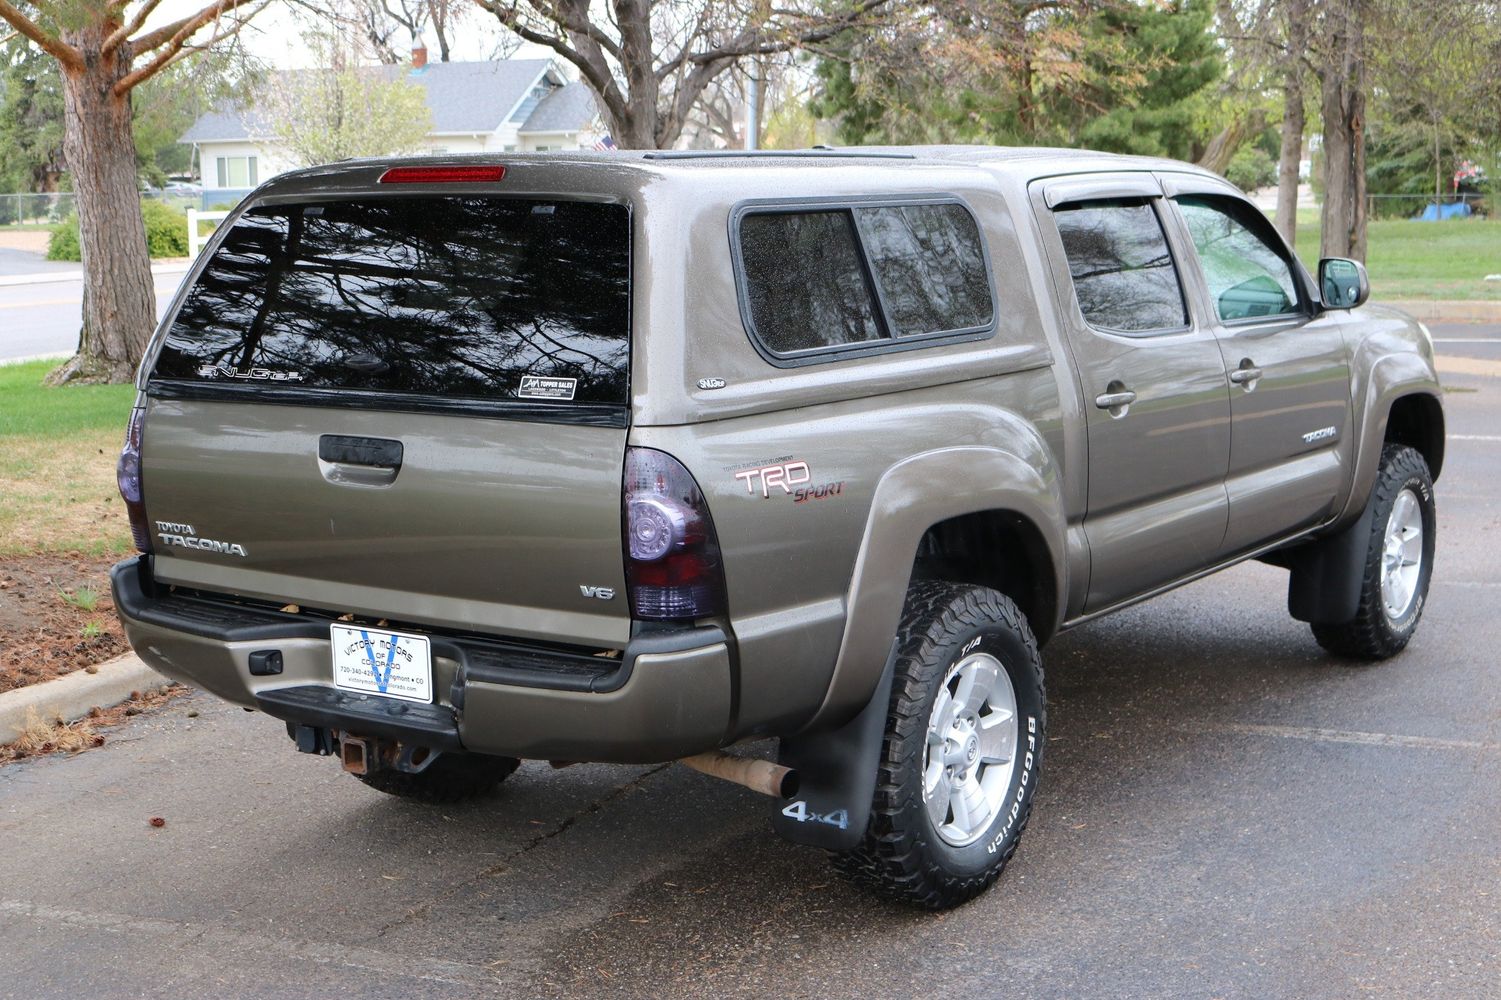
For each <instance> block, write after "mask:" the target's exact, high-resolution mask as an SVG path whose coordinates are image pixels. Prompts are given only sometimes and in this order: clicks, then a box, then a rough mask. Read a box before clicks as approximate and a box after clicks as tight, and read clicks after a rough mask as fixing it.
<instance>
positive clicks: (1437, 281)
mask: <svg viewBox="0 0 1501 1000" xmlns="http://www.w3.org/2000/svg"><path fill="white" fill-rule="evenodd" d="M1366 242H1367V247H1366V270H1367V271H1369V272H1370V275H1371V296H1372V298H1373V299H1376V300H1378V301H1379V300H1381V299H1490V300H1497V301H1501V281H1486V280H1485V276H1486V275H1487V274H1501V222H1497V221H1490V220H1483V219H1450V220H1447V221H1444V222H1414V221H1412V220H1410V219H1385V220H1380V221H1376V222H1372V223H1371V224H1370V228H1369V230H1368V231H1367V236H1366ZM1297 250H1298V256H1300V257H1302V258H1303V262H1304V263H1305V264H1307V265H1308V268H1309V270H1310V271H1312V270H1315V269H1316V268H1317V267H1318V263H1319V261H1318V256H1319V223H1318V219H1317V217H1315V218H1312V219H1306V220H1305V218H1304V213H1303V212H1299V213H1298V242H1297Z"/></svg>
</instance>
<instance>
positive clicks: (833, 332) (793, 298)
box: [740, 210, 884, 353]
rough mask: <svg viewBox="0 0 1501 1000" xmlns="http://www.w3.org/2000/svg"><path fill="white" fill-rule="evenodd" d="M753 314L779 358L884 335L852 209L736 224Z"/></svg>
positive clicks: (770, 216)
mask: <svg viewBox="0 0 1501 1000" xmlns="http://www.w3.org/2000/svg"><path fill="white" fill-rule="evenodd" d="M740 257H741V262H742V265H743V267H744V268H745V284H746V294H747V296H748V298H749V299H750V313H751V318H752V321H753V323H754V325H755V328H756V333H757V334H758V335H759V336H760V338H761V342H762V343H764V344H765V345H766V346H767V347H768V348H769V349H771V350H773V351H777V352H779V353H781V352H786V351H801V350H807V349H809V348H818V347H837V346H839V345H842V344H856V343H860V342H861V341H867V340H875V339H876V338H878V337H881V336H883V335H884V334H883V332H882V330H881V327H880V324H879V323H878V322H877V320H876V305H875V296H874V295H873V294H872V293H871V288H870V282H869V281H868V280H866V277H865V268H864V267H863V266H862V265H861V263H860V250H859V247H858V245H857V243H856V238H855V227H854V223H853V222H852V220H851V219H850V214H849V212H846V211H842V210H841V211H831V212H779V213H775V214H770V213H767V214H758V215H748V216H746V217H745V218H744V219H743V220H741V223H740Z"/></svg>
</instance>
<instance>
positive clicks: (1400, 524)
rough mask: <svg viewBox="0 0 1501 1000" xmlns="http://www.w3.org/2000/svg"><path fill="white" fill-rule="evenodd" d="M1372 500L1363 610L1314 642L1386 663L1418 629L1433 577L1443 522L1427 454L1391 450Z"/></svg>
mask: <svg viewBox="0 0 1501 1000" xmlns="http://www.w3.org/2000/svg"><path fill="white" fill-rule="evenodd" d="M1370 502H1371V504H1372V505H1373V508H1374V509H1373V510H1372V512H1371V513H1372V515H1373V516H1372V518H1371V534H1370V537H1369V539H1368V540H1367V543H1366V557H1365V561H1364V562H1363V563H1362V564H1361V574H1362V575H1361V580H1360V606H1359V609H1358V610H1357V611H1356V613H1355V617H1354V618H1352V619H1351V620H1350V621H1348V622H1342V623H1340V624H1337V625H1321V624H1315V625H1314V626H1313V637H1314V638H1315V639H1316V640H1317V641H1318V644H1319V645H1320V646H1323V647H1324V648H1325V649H1327V650H1328V651H1329V652H1331V653H1334V654H1335V655H1337V656H1346V657H1350V658H1352V659H1361V660H1384V659H1386V658H1387V657H1390V656H1395V655H1396V654H1398V653H1400V652H1401V651H1402V650H1403V648H1405V647H1406V646H1407V642H1408V640H1409V639H1411V638H1412V634H1413V633H1414V632H1416V631H1417V628H1418V620H1419V619H1421V618H1422V617H1423V606H1424V604H1426V603H1427V601H1428V582H1429V580H1430V579H1431V578H1432V576H1433V549H1434V540H1435V533H1436V529H1437V527H1438V516H1437V513H1436V510H1435V507H1434V503H1433V476H1432V475H1431V474H1430V473H1429V471H1428V463H1427V462H1425V461H1424V460H1423V456H1422V455H1420V454H1419V453H1418V452H1417V451H1415V450H1414V449H1412V448H1409V447H1406V446H1404V445H1393V444H1389V445H1387V446H1386V447H1385V448H1384V449H1383V450H1382V452H1381V467H1380V468H1379V469H1378V470H1377V473H1376V486H1375V488H1374V490H1373V491H1372V494H1371V500H1370Z"/></svg>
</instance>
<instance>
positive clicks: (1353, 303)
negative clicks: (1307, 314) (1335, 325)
mask: <svg viewBox="0 0 1501 1000" xmlns="http://www.w3.org/2000/svg"><path fill="white" fill-rule="evenodd" d="M1319 295H1320V296H1322V297H1323V300H1324V308H1325V309H1354V308H1356V307H1358V306H1363V305H1365V301H1366V299H1368V298H1370V297H1371V279H1370V278H1368V277H1366V273H1365V265H1364V264H1362V263H1360V261H1357V260H1346V259H1345V258H1343V257H1325V258H1324V259H1323V260H1321V261H1319Z"/></svg>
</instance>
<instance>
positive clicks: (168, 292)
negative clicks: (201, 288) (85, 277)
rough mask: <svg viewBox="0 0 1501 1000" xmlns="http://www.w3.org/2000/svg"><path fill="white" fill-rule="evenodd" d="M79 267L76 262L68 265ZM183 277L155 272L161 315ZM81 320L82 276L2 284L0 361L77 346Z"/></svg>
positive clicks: (45, 353)
mask: <svg viewBox="0 0 1501 1000" xmlns="http://www.w3.org/2000/svg"><path fill="white" fill-rule="evenodd" d="M77 269H78V265H77V264H74V265H72V267H71V268H69V270H73V271H76V270H77ZM58 273H61V272H58ZM182 278H183V275H182V274H181V273H174V274H154V275H152V282H153V283H154V284H155V286H156V305H157V315H158V317H160V315H161V312H162V311H163V310H165V309H166V307H167V304H168V303H170V302H171V301H172V296H173V294H174V293H175V292H176V291H177V285H178V282H180V281H181V280H182ZM82 324H83V282H82V281H81V280H78V279H69V280H62V281H58V280H52V281H45V282H37V283H35V284H25V285H6V284H0V363H3V362H6V361H14V360H17V359H19V358H31V357H38V356H42V355H48V354H70V353H72V352H73V351H74V350H75V349H76V348H77V347H78V329H79V327H80V326H81V325H82Z"/></svg>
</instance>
